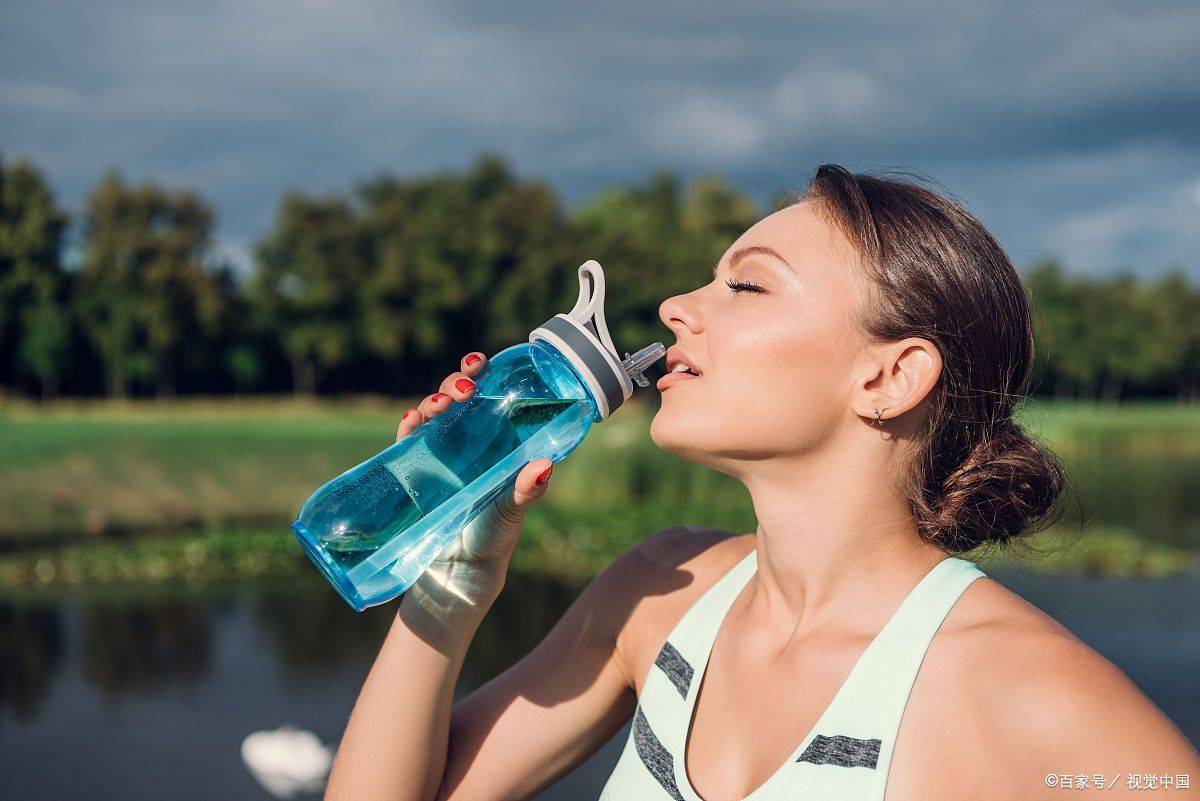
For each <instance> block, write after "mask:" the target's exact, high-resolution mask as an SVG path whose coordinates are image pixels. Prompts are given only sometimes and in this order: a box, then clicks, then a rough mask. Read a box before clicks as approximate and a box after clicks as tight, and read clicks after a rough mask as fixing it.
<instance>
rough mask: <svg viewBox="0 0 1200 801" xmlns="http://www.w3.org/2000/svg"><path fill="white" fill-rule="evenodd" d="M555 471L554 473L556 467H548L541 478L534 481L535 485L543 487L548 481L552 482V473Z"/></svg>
mask: <svg viewBox="0 0 1200 801" xmlns="http://www.w3.org/2000/svg"><path fill="white" fill-rule="evenodd" d="M553 471H554V465H550V466H549V467H547V468H546V469H545V470H543V471H542V474H541V475H540V476H538V477H537V478H535V479H534V481H533V483H534V484H537V485H538V486H539V487H540V486H542V485H543V484H545V483H546V482H547V481H549V480H550V473H551V472H553Z"/></svg>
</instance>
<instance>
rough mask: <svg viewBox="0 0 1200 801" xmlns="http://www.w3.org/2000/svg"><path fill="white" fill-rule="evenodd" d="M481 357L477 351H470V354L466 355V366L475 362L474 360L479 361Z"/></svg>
mask: <svg viewBox="0 0 1200 801" xmlns="http://www.w3.org/2000/svg"><path fill="white" fill-rule="evenodd" d="M482 358H483V357H482V356H480V355H479V354H478V353H472V354H470V355H468V356H467V367H470V366H471V365H473V364H475V362H477V361H479V360H480V359H482Z"/></svg>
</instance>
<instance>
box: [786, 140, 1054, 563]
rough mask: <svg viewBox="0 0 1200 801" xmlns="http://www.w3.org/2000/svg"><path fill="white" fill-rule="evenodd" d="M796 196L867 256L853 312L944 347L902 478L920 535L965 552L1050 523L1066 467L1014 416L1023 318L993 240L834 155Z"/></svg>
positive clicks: (1019, 290) (1027, 338) (876, 332)
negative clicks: (835, 160) (861, 298)
mask: <svg viewBox="0 0 1200 801" xmlns="http://www.w3.org/2000/svg"><path fill="white" fill-rule="evenodd" d="M794 199H795V200H796V201H797V202H798V201H804V200H814V201H816V202H817V203H818V204H819V208H820V209H821V210H822V211H823V212H824V214H825V215H826V216H827V218H828V219H829V220H830V221H831V222H832V223H834V224H835V225H837V226H838V228H839V229H840V230H841V231H842V232H843V234H844V235H845V236H846V237H847V238H848V239H849V240H850V242H851V243H852V244H853V245H854V247H855V249H856V250H857V252H858V255H859V257H860V258H861V260H862V262H863V264H864V266H865V267H866V268H867V273H868V278H869V279H870V280H869V281H868V286H869V287H870V289H869V292H868V300H867V301H866V302H865V303H864V304H863V305H862V306H861V307H860V308H859V309H856V310H855V321H856V324H857V325H859V326H860V328H861V329H862V330H863V331H864V332H866V334H867V335H868V336H869V337H871V338H873V339H874V340H876V341H895V340H899V339H904V338H905V337H911V336H915V337H922V338H924V339H928V340H929V341H930V342H932V343H933V344H934V345H935V346H936V347H937V349H938V352H939V353H940V354H941V357H942V373H941V376H940V377H939V379H938V382H937V384H936V385H935V386H934V389H933V391H932V392H931V393H930V396H929V398H928V404H929V414H928V415H927V418H926V426H925V429H924V431H923V432H922V434H921V436H920V437H919V438H918V439H917V442H916V444H915V446H914V448H913V450H912V452H911V461H910V463H909V465H908V469H906V470H905V471H904V475H903V478H902V481H903V482H904V486H903V488H902V489H903V491H904V493H905V495H906V497H907V498H908V501H909V506H910V508H911V509H912V512H913V515H914V517H915V518H916V521H917V526H918V531H919V533H920V535H921V536H922V537H923V538H924V539H926V540H928V541H930V542H933V543H935V544H937V545H939V546H940V547H942V548H945V549H946V550H947V551H950V552H953V553H962V552H964V551H969V550H972V549H973V548H975V547H977V546H979V545H983V544H985V543H1007V542H1009V541H1010V540H1012V539H1013V538H1016V537H1019V536H1021V535H1023V534H1028V533H1032V532H1034V531H1037V530H1040V529H1042V528H1045V527H1046V526H1047V525H1049V524H1050V523H1051V522H1053V516H1052V510H1053V508H1054V506H1055V501H1056V499H1057V498H1058V497H1059V495H1060V494H1061V493H1062V491H1063V490H1064V488H1065V487H1066V476H1065V474H1064V471H1063V469H1062V467H1061V465H1060V464H1059V462H1058V460H1057V459H1056V458H1055V457H1054V455H1053V454H1052V453H1050V451H1049V450H1047V449H1046V448H1045V447H1044V446H1042V445H1040V444H1038V443H1037V442H1035V441H1034V440H1033V439H1032V438H1031V437H1030V436H1029V435H1028V434H1027V433H1026V432H1025V431H1023V430H1022V429H1021V427H1020V426H1018V425H1017V423H1016V422H1015V421H1014V420H1013V417H1012V414H1013V407H1014V404H1015V403H1016V402H1017V401H1018V400H1020V399H1021V398H1022V397H1023V396H1024V395H1025V393H1026V391H1027V390H1028V388H1029V381H1030V376H1031V373H1032V368H1033V325H1032V322H1031V315H1030V311H1029V303H1028V299H1027V297H1026V294H1025V289H1024V286H1023V285H1022V283H1021V278H1020V276H1019V275H1018V274H1017V271H1016V270H1015V269H1014V268H1013V265H1012V263H1011V262H1010V261H1009V259H1008V256H1007V255H1006V254H1005V253H1004V250H1003V248H1001V247H1000V245H999V243H997V242H996V240H995V238H994V237H993V236H992V235H991V234H990V233H989V232H988V231H987V229H986V228H984V227H983V225H982V224H981V223H980V222H979V221H978V220H977V219H975V217H973V216H972V215H971V214H970V213H968V212H967V211H966V210H965V209H963V208H962V207H961V206H960V205H958V204H957V203H955V202H953V201H952V200H949V199H947V198H946V197H943V196H942V195H940V194H938V193H936V192H933V191H931V190H929V189H927V188H925V187H923V186H920V185H918V184H916V183H913V182H911V181H906V180H900V179H898V178H888V177H883V176H882V175H868V174H861V173H857V174H856V173H851V172H849V171H848V170H846V169H845V168H844V167H841V166H838V165H836V164H824V165H822V166H821V167H819V168H818V169H817V170H816V172H815V173H814V175H813V177H812V179H811V181H810V182H809V184H808V187H807V189H805V190H802V191H801V192H800V193H799V195H798V196H795V197H794Z"/></svg>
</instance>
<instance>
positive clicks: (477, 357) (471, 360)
mask: <svg viewBox="0 0 1200 801" xmlns="http://www.w3.org/2000/svg"><path fill="white" fill-rule="evenodd" d="M485 364H487V356H484V355H483V354H482V353H480V352H479V351H477V350H473V351H471V352H470V353H468V354H467V355H466V356H463V359H462V371H463V372H464V373H466V374H467V375H475V374H476V373H478V372H479V371H480V370H482V369H483V366H484V365H485Z"/></svg>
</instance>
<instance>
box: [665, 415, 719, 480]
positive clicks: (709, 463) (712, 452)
mask: <svg viewBox="0 0 1200 801" xmlns="http://www.w3.org/2000/svg"><path fill="white" fill-rule="evenodd" d="M650 439H651V440H652V441H653V442H654V444H655V445H656V446H657V447H658V448H659V449H660V450H663V451H666V452H667V453H669V454H671V455H672V456H678V457H679V458H680V459H684V460H685V461H689V462H695V463H696V464H700V465H703V466H705V467H717V462H718V461H719V454H720V453H721V452H723V451H725V450H728V446H729V444H730V443H728V442H722V441H721V432H720V429H719V428H717V427H714V426H713V424H712V422H711V421H708V420H704V419H696V418H695V417H692V416H690V415H681V414H678V413H674V414H673V413H672V412H670V411H668V410H667V409H665V408H663V407H659V410H658V412H657V413H656V414H655V415H654V418H653V419H652V420H651V421H650ZM718 469H719V468H718Z"/></svg>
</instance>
